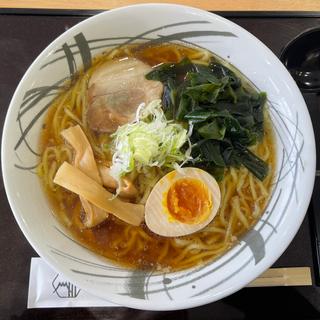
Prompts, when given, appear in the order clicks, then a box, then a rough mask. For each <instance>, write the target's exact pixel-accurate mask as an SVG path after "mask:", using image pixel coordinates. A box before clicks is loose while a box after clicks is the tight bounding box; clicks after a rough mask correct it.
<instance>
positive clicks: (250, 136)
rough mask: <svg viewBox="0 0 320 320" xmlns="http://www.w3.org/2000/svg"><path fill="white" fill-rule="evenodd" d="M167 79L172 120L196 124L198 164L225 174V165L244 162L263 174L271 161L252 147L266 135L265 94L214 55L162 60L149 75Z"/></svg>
mask: <svg viewBox="0 0 320 320" xmlns="http://www.w3.org/2000/svg"><path fill="white" fill-rule="evenodd" d="M146 78H147V79H152V80H158V81H161V82H162V83H163V84H164V88H165V89H164V95H163V106H164V110H165V114H166V116H167V118H168V119H173V120H176V121H179V122H182V123H183V122H185V123H187V122H189V123H192V125H193V132H192V135H191V142H192V143H193V148H192V156H193V158H194V159H195V160H194V164H195V165H197V166H199V167H201V168H203V169H205V170H207V171H209V172H211V173H212V174H214V175H215V176H216V177H219V178H221V176H222V175H223V172H224V168H226V167H230V166H234V167H239V166H240V165H244V166H245V167H246V168H248V170H250V171H251V172H252V173H253V174H254V175H255V176H256V177H257V178H258V179H260V180H263V179H264V178H265V176H266V175H267V173H268V166H267V164H266V163H265V162H264V161H263V160H261V159H259V158H258V157H257V156H256V155H254V154H253V153H252V152H251V151H249V149H248V147H250V146H252V145H254V144H256V143H257V142H258V141H260V140H261V139H262V137H263V132H264V105H265V102H266V94H265V93H263V92H262V93H257V92H255V91H254V90H253V89H252V90H248V89H247V88H246V87H244V86H243V84H242V82H241V79H240V78H239V77H237V76H236V74H235V73H234V72H233V71H231V70H230V69H228V68H227V67H225V66H223V65H222V64H220V63H217V62H216V61H215V60H212V61H211V62H210V63H209V64H208V65H207V66H206V65H199V64H194V63H192V61H190V60H189V59H183V60H182V61H181V62H179V63H176V64H175V63H171V64H162V65H160V66H159V67H157V68H155V69H154V70H153V71H151V72H150V73H149V74H147V75H146Z"/></svg>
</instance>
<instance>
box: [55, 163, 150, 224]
mask: <svg viewBox="0 0 320 320" xmlns="http://www.w3.org/2000/svg"><path fill="white" fill-rule="evenodd" d="M53 181H54V183H56V184H58V185H60V186H62V187H64V188H66V189H68V190H70V191H72V192H74V193H76V194H78V195H79V196H82V197H83V198H85V199H86V200H88V201H89V202H91V203H93V204H94V205H95V206H97V207H99V208H101V209H103V210H105V211H107V212H109V213H112V214H113V215H115V216H116V217H117V218H119V219H121V220H123V221H125V222H127V223H129V224H132V225H135V226H138V225H140V223H141V222H142V221H143V219H144V206H143V205H141V204H133V203H128V202H124V201H121V200H120V199H118V198H113V196H114V195H113V194H112V193H111V192H109V191H107V190H106V189H104V188H103V187H102V186H101V185H100V184H99V183H98V182H96V181H94V180H93V179H91V178H90V177H88V176H87V175H85V174H84V173H83V172H82V171H81V170H79V169H77V168H75V167H73V166H72V165H70V164H69V163H67V162H64V163H63V164H62V165H61V166H60V168H59V169H58V171H57V173H56V176H55V178H54V180H53Z"/></svg>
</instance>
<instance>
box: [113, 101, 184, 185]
mask: <svg viewBox="0 0 320 320" xmlns="http://www.w3.org/2000/svg"><path fill="white" fill-rule="evenodd" d="M112 137H113V144H112V151H113V158H112V166H111V171H110V173H111V175H112V176H113V177H114V178H115V179H116V180H117V181H118V182H120V178H121V177H122V176H124V175H125V174H127V173H129V172H132V171H134V170H136V171H137V172H140V171H142V169H143V168H145V167H167V168H174V167H175V166H176V165H177V164H178V163H183V162H184V161H186V160H188V159H189V158H188V152H185V151H182V150H181V149H182V146H183V145H184V144H185V143H186V142H187V141H188V135H187V130H186V129H184V128H183V126H182V125H181V124H177V123H173V122H172V121H168V120H167V119H166V117H165V115H164V113H163V110H162V108H161V101H160V100H154V101H152V102H151V103H150V104H149V105H147V106H146V107H144V108H139V109H138V111H137V120H136V121H135V122H133V123H128V124H125V125H123V126H121V127H119V128H118V130H117V131H116V132H115V133H114V134H113V135H112Z"/></svg>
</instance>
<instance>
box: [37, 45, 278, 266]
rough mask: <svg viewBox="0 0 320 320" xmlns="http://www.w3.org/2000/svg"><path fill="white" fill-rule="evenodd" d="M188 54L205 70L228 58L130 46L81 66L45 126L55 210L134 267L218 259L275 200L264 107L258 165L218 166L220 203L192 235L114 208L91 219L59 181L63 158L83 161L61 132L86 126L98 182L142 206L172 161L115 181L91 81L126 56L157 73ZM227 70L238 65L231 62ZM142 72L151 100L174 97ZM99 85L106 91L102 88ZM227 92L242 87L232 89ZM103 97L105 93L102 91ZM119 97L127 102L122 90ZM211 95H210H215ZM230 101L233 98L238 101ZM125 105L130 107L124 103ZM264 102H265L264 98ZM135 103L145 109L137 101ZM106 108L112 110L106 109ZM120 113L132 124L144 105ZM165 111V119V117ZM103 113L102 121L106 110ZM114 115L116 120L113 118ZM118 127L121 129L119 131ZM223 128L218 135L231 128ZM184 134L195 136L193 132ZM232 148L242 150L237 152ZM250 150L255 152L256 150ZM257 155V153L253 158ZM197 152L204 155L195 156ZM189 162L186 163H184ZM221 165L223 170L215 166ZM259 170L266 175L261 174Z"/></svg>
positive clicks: (88, 240)
mask: <svg viewBox="0 0 320 320" xmlns="http://www.w3.org/2000/svg"><path fill="white" fill-rule="evenodd" d="M185 58H187V59H189V61H191V62H192V63H193V64H194V65H196V66H200V67H198V68H199V69H201V66H207V65H208V64H209V63H210V62H212V61H217V62H219V63H220V62H221V59H220V58H218V57H215V56H214V55H213V54H212V53H210V52H208V51H207V50H204V49H200V48H195V47H186V46H182V45H178V44H161V45H157V46H143V45H142V46H139V45H128V46H124V47H120V48H117V49H115V50H112V51H110V52H107V53H104V54H103V55H101V56H98V57H96V58H95V59H94V61H93V65H92V67H91V68H90V69H89V70H87V71H83V72H81V73H80V74H79V76H78V77H77V79H75V80H74V81H73V82H70V83H67V84H66V85H65V89H64V90H62V91H61V92H60V94H59V95H58V97H57V98H56V99H55V100H54V101H53V102H52V105H51V107H50V108H49V111H48V113H47V115H46V118H45V122H44V126H43V130H42V132H41V136H40V143H39V147H40V152H41V155H42V157H41V163H40V165H39V167H38V173H39V176H40V178H41V181H42V183H43V186H44V190H45V193H46V195H47V196H48V199H49V201H50V204H51V205H52V208H53V212H54V214H55V216H56V217H57V218H58V219H59V220H60V221H61V223H62V224H63V225H65V226H66V227H67V228H68V229H69V230H70V232H71V233H72V234H73V236H74V237H75V239H77V240H78V241H79V242H81V243H82V244H84V245H85V246H86V247H88V248H89V249H91V250H93V251H94V252H96V253H97V254H99V255H102V256H104V257H106V258H109V259H111V260H112V261H114V262H116V263H119V264H122V265H125V266H128V267H133V268H139V269H161V268H169V269H172V270H179V269H185V268H189V267H192V266H195V265H198V264H202V263H205V262H207V261H211V260H213V259H215V258H217V257H219V256H220V255H221V254H223V253H224V252H226V250H228V249H229V248H231V247H232V246H233V245H234V244H236V243H237V241H238V239H239V237H240V236H241V235H243V234H244V233H245V232H247V231H248V230H249V229H250V228H252V227H253V226H254V224H255V223H256V222H257V220H258V219H259V217H260V216H261V214H262V213H263V210H264V208H265V206H266V204H267V202H268V200H269V196H270V192H271V186H272V179H273V173H274V169H275V160H276V159H275V141H274V137H273V129H272V124H271V122H270V119H269V116H268V112H267V110H264V111H263V119H262V120H263V127H262V129H261V128H259V130H263V135H261V137H258V138H257V140H256V141H253V142H252V143H251V142H250V144H249V143H248V146H249V149H248V150H249V151H246V152H247V153H246V154H245V156H249V157H253V158H251V159H255V161H256V162H254V163H253V164H252V162H251V163H248V164H247V166H244V165H240V164H236V165H228V166H226V168H224V167H219V166H216V167H215V168H214V169H215V170H212V171H211V172H210V173H212V174H214V175H216V177H218V178H220V181H219V187H220V192H221V204H220V208H219V210H218V212H217V214H216V216H215V218H214V219H213V220H212V222H210V223H209V224H208V225H207V226H206V227H204V228H203V229H201V230H200V231H197V232H195V233H192V234H189V235H187V236H182V237H163V236H159V235H156V234H155V233H153V232H151V231H150V230H149V229H148V227H147V226H146V224H145V222H142V223H141V224H140V225H139V226H135V225H132V224H128V223H126V222H123V221H122V220H120V219H118V218H116V217H115V216H114V215H113V214H109V215H108V214H107V213H102V214H101V215H100V216H99V213H93V216H94V215H96V216H99V217H100V218H94V219H93V220H92V221H91V222H90V221H89V220H86V219H87V218H88V217H87V216H86V214H85V212H84V209H83V206H84V204H83V203H85V199H83V198H81V197H79V195H78V194H76V193H73V192H70V191H68V190H67V189H65V188H63V187H61V186H59V185H57V184H56V183H54V178H55V176H56V173H57V171H58V169H59V168H60V166H61V165H62V164H63V162H65V161H66V162H68V163H70V164H74V165H76V164H75V154H76V152H75V149H74V148H73V146H72V143H70V142H69V143H68V142H67V141H69V140H68V139H66V138H65V137H64V136H63V134H61V133H62V132H63V131H64V130H65V129H68V128H71V127H75V126H76V125H79V127H80V128H81V130H82V132H83V133H84V135H85V137H86V138H87V140H88V143H89V144H90V146H91V148H92V151H93V154H92V157H93V159H94V161H95V163H96V167H97V170H98V171H97V172H98V178H96V179H95V180H96V181H97V180H99V179H102V180H106V181H103V182H102V180H99V181H97V183H101V184H103V185H104V186H105V189H106V190H108V191H110V192H111V193H113V194H114V193H116V192H117V193H118V195H117V197H118V198H119V199H120V200H121V201H123V202H125V203H128V204H130V203H132V204H137V205H138V204H139V205H141V206H143V205H144V204H145V203H146V201H147V199H148V196H149V194H150V192H151V190H152V189H153V187H154V185H155V184H156V183H157V182H158V181H159V180H160V179H161V178H162V177H163V176H164V175H165V174H167V173H168V172H170V171H171V170H173V168H172V167H171V168H170V167H166V166H164V167H159V166H149V167H148V168H144V167H141V168H140V169H139V170H133V171H131V172H129V173H127V174H126V175H125V176H122V178H121V179H122V180H121V183H120V184H121V185H120V186H119V185H118V184H117V181H116V182H115V180H114V179H109V178H110V167H112V165H113V161H114V148H113V147H114V145H113V143H114V140H115V138H114V131H113V132H109V130H108V129H107V130H101V128H103V127H104V125H105V123H103V124H101V123H99V124H98V125H97V127H96V128H93V129H92V124H90V121H95V119H94V118H95V117H96V115H95V110H97V109H99V108H100V107H99V106H100V104H103V102H101V101H98V102H96V106H95V107H96V108H97V109H93V107H91V110H89V113H88V108H89V107H88V105H89V104H90V99H92V95H91V96H90V93H89V94H88V86H89V85H90V79H91V80H92V77H96V78H97V73H99V72H100V71H99V68H102V67H103V66H105V64H106V63H114V62H115V61H119V60H120V61H122V63H133V64H135V65H136V64H137V65H139V68H141V69H143V70H147V71H148V72H150V70H157V69H151V67H159V66H160V67H161V66H162V65H163V64H164V63H173V64H178V63H181V61H184V60H183V59H185ZM137 61H138V62H137ZM148 68H149V69H148ZM228 68H232V67H231V66H228ZM115 70H116V69H115ZM113 72H114V70H113V71H112V72H110V76H109V75H104V77H107V78H108V77H109V78H108V79H109V81H113V80H112V79H114V76H116V75H114V73H113ZM141 74H142V73H140V74H139V77H140V80H139V83H141V81H146V86H147V89H146V90H147V92H148V93H150V92H151V91H152V92H153V93H152V94H151V95H150V97H148V98H145V99H146V100H147V101H146V102H147V103H149V102H152V101H153V100H154V99H156V98H157V96H160V97H162V98H166V97H168V95H167V96H166V94H168V92H166V88H167V87H166V85H165V86H164V92H163V95H162V90H161V88H160V86H159V83H160V82H159V81H157V80H154V79H152V80H141V79H142V78H141ZM149 74H150V73H149ZM230 74H231V73H230ZM232 74H233V73H232ZM100 76H101V75H100ZM153 76H154V77H156V76H157V75H154V74H153ZM237 76H238V77H239V78H240V79H241V81H242V86H243V88H244V90H247V91H248V92H255V90H254V89H253V88H252V87H251V86H250V84H249V83H248V82H247V81H246V80H245V78H244V77H243V76H241V75H238V74H237ZM223 79H224V78H223ZM128 81H129V80H128ZM130 81H131V80H130ZM130 81H129V82H130ZM148 81H152V83H151V82H150V83H151V84H152V85H151V86H149V83H148ZM201 81H202V80H201ZM207 87H209V86H207ZM207 87H206V88H207ZM120 89H121V88H120ZM95 90H96V92H99V88H96V89H95ZM110 90H111V89H110ZM179 90H182V89H179ZM224 90H226V91H227V90H231V91H232V90H240V89H233V88H231V87H228V88H225V89H224ZM241 90H242V89H241ZM171 93H172V92H171ZM133 94H134V93H133V92H132V93H131V94H130V93H129V94H128V96H127V97H126V99H125V100H127V99H129V98H130V97H132V95H133ZM143 94H144V93H143ZM237 94H238V93H237ZM98 95H99V93H97V96H98ZM140 96H141V95H140ZM140 96H139V94H138V95H137V97H135V98H134V99H137V101H139V97H140ZM117 99H120V100H121V96H119V97H118V98H117ZM205 99H209V98H208V95H207V96H206V98H205ZM235 99H236V98H235ZM222 100H223V98H222ZM223 101H224V100H223ZM228 103H229V104H230V103H231V104H232V103H234V101H233V102H228ZM123 104H124V105H125V101H124V102H123ZM138 104H139V103H138ZM260 104H261V107H262V103H260ZM97 105H98V106H97ZM136 107H137V108H138V105H137V106H136ZM100 111H101V110H100ZM165 111H166V112H165V114H166V116H167V117H168V119H169V118H170V116H171V117H172V114H171V115H170V112H168V110H165ZM196 111H197V110H196ZM204 111H205V112H207V111H206V110H204V109H203V110H201V112H202V114H203V112H204ZM101 112H102V113H104V112H107V111H105V110H102V111H101ZM117 112H118V114H117V117H118V118H119V117H122V118H121V120H119V121H120V122H119V123H120V124H119V125H120V126H123V125H124V126H125V125H126V122H131V121H133V120H134V118H135V114H136V112H137V110H131V111H130V112H127V113H126V110H118V111H117ZM189 114H190V113H189ZM123 115H127V118H124V117H123ZM112 116H113V115H112ZM161 116H163V117H165V116H164V115H161ZM191 116H192V114H191ZM197 116H198V115H197ZM222 116H223V117H224V116H225V115H223V114H221V117H222ZM88 117H89V118H90V120H89V119H88ZM98 118H99V119H101V116H100V115H99V117H98ZM118 118H116V119H118ZM162 119H165V118H162ZM208 119H209V118H208ZM210 119H212V118H210ZM223 119H225V118H223ZM228 119H229V118H228ZM230 119H231V118H230ZM246 119H247V118H246ZM246 119H243V121H246ZM88 120H89V121H88ZM169 120H170V119H169ZM240 120H241V119H240ZM260 120H261V119H260ZM110 121H113V120H112V119H111V120H110ZM115 121H118V120H115ZM228 121H229V120H228ZM230 121H235V120H230ZM230 121H229V122H230ZM229 122H228V123H229ZM173 123H177V124H179V126H181V127H179V130H180V131H179V134H183V132H184V131H183V130H185V131H186V132H187V131H188V130H189V133H190V128H189V129H188V128H186V123H183V121H181V120H180V119H178V120H177V119H174V120H173ZM236 123H238V122H236ZM209 125H210V126H209ZM194 126H195V127H194V132H195V134H197V135H201V134H203V135H204V134H205V133H203V130H204V129H201V130H202V131H201V130H200V129H199V125H197V123H196V122H195V124H194ZM208 126H209V127H212V124H210V123H209V124H207V127H208ZM108 128H109V127H108ZM166 128H167V127H166ZM218 128H219V129H221V130H220V131H221V132H222V131H223V130H228V129H223V128H222V127H221V123H220V124H219V125H218ZM116 129H117V128H114V130H116ZM172 130H176V128H175V127H174V128H172ZM196 130H198V131H196ZM175 132H177V131H175ZM221 132H220V133H219V134H222V135H224V134H225V133H223V132H222V133H221ZM206 134H208V133H206ZM194 136H195V135H191V143H193V144H195V143H194V141H192V139H193V138H194ZM209 136H210V132H209ZM202 138H203V136H202ZM185 139H189V138H188V136H186V138H185ZM210 139H211V138H210ZM219 139H220V140H219ZM222 139H223V138H222V137H217V136H214V137H213V139H212V141H220V142H221V143H224V144H225V142H223V140H222ZM203 140H205V139H203ZM210 141H211V140H210ZM220 142H219V143H220ZM112 146H113V147H112ZM146 148H147V147H146ZM225 150H227V149H225ZM228 150H229V149H228ZM180 151H181V153H185V152H187V151H188V146H187V144H185V145H184V146H183V147H181V148H180ZM189 151H190V150H189ZM197 152H200V151H197ZM232 152H235V151H234V150H233V151H232ZM248 152H250V154H249V155H248ZM253 155H255V156H256V157H258V158H254V156H253ZM142 156H143V155H142ZM224 156H225V154H224ZM237 156H238V158H239V157H240V155H239V154H238V155H237ZM193 158H194V159H195V158H197V157H196V156H194V155H193ZM181 159H182V158H181ZM259 159H261V161H262V162H263V163H265V164H267V165H268V168H269V170H268V172H267V171H265V172H264V173H263V174H262V175H263V177H262V178H261V179H258V178H257V177H256V176H254V174H252V172H251V171H250V169H251V170H255V168H254V166H256V167H258V169H257V170H258V171H259V165H260V169H261V163H259V161H260V160H259ZM239 161H240V160H239ZM243 161H244V160H243ZM178 162H179V161H178ZM182 162H183V161H180V162H179V164H181V163H182ZM193 164H194V166H197V164H196V163H195V162H186V165H187V166H191V167H192V166H193ZM250 165H251V168H250ZM198 166H199V167H200V168H202V169H204V170H206V168H207V167H206V166H205V164H204V162H201V163H199V165H198ZM79 168H80V170H81V165H79V166H78V169H79ZM217 168H218V170H216V169H217ZM248 168H249V170H248ZM82 171H83V170H82ZM207 171H208V170H207ZM84 172H85V171H84ZM260 173H261V171H260ZM256 175H259V172H258V173H257V174H256ZM218 178H217V179H218ZM119 181H120V180H119ZM121 188H122V189H121ZM121 192H122V193H121ZM89 204H90V203H89ZM98 209H99V208H98ZM100 209H101V208H100ZM94 210H95V209H93V211H94ZM94 217H95V216H94ZM88 221H89V222H88Z"/></svg>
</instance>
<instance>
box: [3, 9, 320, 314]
mask: <svg viewBox="0 0 320 320" xmlns="http://www.w3.org/2000/svg"><path fill="white" fill-rule="evenodd" d="M157 7H168V8H172V9H173V10H176V11H179V10H182V9H184V10H190V11H192V12H195V13H198V14H199V15H202V16H203V15H208V16H209V15H210V17H211V18H215V19H217V20H219V21H222V22H224V23H227V24H228V25H230V26H232V27H233V28H235V29H237V30H238V31H239V32H242V33H243V34H245V35H246V36H247V37H249V38H250V39H251V40H254V41H255V42H256V43H257V44H258V45H259V46H260V47H261V48H262V49H263V50H264V51H265V52H266V54H268V55H269V56H270V55H271V56H272V57H273V58H276V60H278V66H277V67H279V68H282V71H283V72H285V73H286V74H287V76H288V77H289V78H291V79H292V77H291V75H290V74H289V72H288V71H287V70H286V69H285V67H284V66H283V65H282V64H281V62H280V60H279V59H278V58H277V57H276V56H275V55H274V53H273V52H272V51H271V50H270V49H269V48H268V47H267V46H265V45H264V44H263V43H262V42H261V41H260V40H259V39H258V38H256V37H255V36H253V35H252V34H251V33H250V32H248V31H247V30H245V29H244V28H242V27H241V26H239V25H237V24H235V23H234V22H232V21H230V20H228V19H226V18H223V17H221V16H219V15H217V14H214V13H211V12H208V11H205V10H202V9H198V8H194V7H190V6H185V5H178V4H168V3H148V4H135V5H130V6H124V7H119V8H115V9H112V10H109V11H105V12H102V13H99V14H97V15H94V16H92V17H89V18H87V19H85V20H83V21H81V22H80V23H77V24H76V25H75V26H73V27H72V28H70V29H68V30H66V31H65V32H63V33H62V34H61V35H59V36H58V37H57V38H55V40H53V41H52V42H51V43H50V44H49V45H48V46H47V47H46V48H44V49H43V50H42V52H41V53H40V54H39V55H38V56H37V58H36V59H35V60H34V61H33V62H32V63H31V65H30V66H29V68H28V69H27V71H26V72H25V73H24V75H23V77H22V78H21V80H20V81H19V84H18V86H17V88H16V90H15V92H14V94H13V96H12V99H11V102H10V104H9V107H8V110H7V114H6V118H5V122H4V127H3V134H2V146H1V155H2V157H1V164H2V175H3V181H4V187H5V190H6V194H7V198H8V201H9V204H10V207H11V211H12V212H13V214H14V217H15V220H16V222H17V223H18V225H19V227H20V229H21V231H22V232H23V234H24V236H25V237H26V239H27V240H28V242H29V243H30V245H31V246H32V247H33V249H34V250H35V251H36V252H37V253H38V254H39V255H40V256H41V257H42V258H43V259H44V260H45V261H46V262H47V263H48V264H49V265H50V266H51V267H53V269H54V270H56V271H57V272H61V270H63V271H62V273H64V274H66V275H67V277H68V278H70V280H71V281H72V282H73V283H75V284H77V285H79V287H86V283H85V280H84V281H81V280H79V279H75V278H74V277H73V275H72V273H70V272H68V270H64V269H66V268H64V267H61V266H59V267H58V266H57V265H56V263H55V262H54V261H53V259H52V258H51V257H50V255H49V254H47V253H46V252H45V251H44V250H42V249H41V248H40V247H39V245H38V244H37V243H35V242H33V241H32V240H31V239H30V237H29V235H28V230H27V228H26V227H25V225H24V224H23V219H22V217H21V216H19V215H18V213H17V212H18V209H17V206H16V204H15V202H14V196H13V195H12V194H10V193H9V192H8V188H9V186H8V184H9V179H10V173H9V171H10V170H8V169H9V167H8V164H7V163H6V162H5V159H6V158H7V156H6V154H7V151H6V149H7V144H8V141H7V137H6V132H7V131H8V126H9V125H10V123H9V121H10V119H11V118H12V115H11V114H12V113H13V109H14V107H13V105H14V104H15V103H16V99H17V96H18V93H19V92H20V91H21V89H22V86H23V84H24V82H25V79H26V78H27V77H28V76H29V73H30V72H31V70H33V69H34V67H35V66H37V65H38V63H39V62H40V61H41V60H42V59H43V58H44V57H45V56H46V55H47V54H48V53H49V52H50V51H51V50H52V49H54V48H56V47H57V45H58V44H59V43H60V42H61V40H63V39H64V38H67V37H68V35H70V34H72V33H74V32H75V31H77V30H81V29H82V28H85V27H86V25H88V24H91V22H92V21H93V20H96V19H97V17H98V19H99V18H100V17H104V16H105V17H106V19H107V16H108V15H109V14H110V12H111V13H113V12H121V11H127V10H131V9H132V8H141V9H144V8H153V9H156V8H157ZM292 81H293V79H292ZM293 83H294V81H293ZM294 85H295V83H294ZM295 86H296V85H295ZM300 94H301V93H300ZM302 107H305V109H306V111H307V114H306V117H307V118H309V124H310V126H307V127H306V129H307V130H308V131H309V132H308V133H309V136H311V137H312V138H311V140H312V141H311V142H310V145H311V148H312V149H313V152H312V159H311V164H310V170H309V177H308V178H309V181H310V184H309V186H308V188H306V196H305V197H304V198H303V201H302V204H301V207H302V208H303V210H302V211H303V212H304V214H300V215H299V216H298V217H299V219H297V222H296V224H295V225H294V228H291V229H290V230H289V232H288V235H287V238H286V239H287V241H286V242H282V243H279V246H278V247H277V248H276V249H275V250H274V252H273V254H272V256H271V257H270V256H268V258H266V259H263V260H262V261H261V262H260V263H259V264H258V265H256V266H255V268H254V269H252V270H251V271H252V272H250V274H247V275H246V276H243V277H242V278H241V279H239V280H238V281H237V283H235V284H234V285H233V286H229V288H228V289H227V290H225V291H223V292H219V293H215V294H213V293H209V294H206V295H204V296H201V297H193V298H192V299H190V300H187V299H184V300H173V301H165V302H155V301H154V300H142V299H137V298H132V297H123V296H120V295H118V294H108V298H103V299H105V300H109V301H111V302H114V303H116V304H119V305H122V306H125V307H131V308H136V309H143V310H154V311H156V310H158V311H165V310H179V309H185V308H192V307H197V306H201V305H204V304H207V303H210V302H213V301H216V300H219V299H222V298H224V297H226V296H228V295H230V294H232V293H234V292H236V291H238V290H240V289H241V288H243V287H244V286H245V285H247V284H248V283H249V282H251V281H252V280H254V279H255V278H256V277H258V276H259V275H260V274H261V273H262V272H263V271H265V270H266V269H267V268H269V267H270V266H271V265H272V264H273V263H274V262H275V261H276V260H277V259H278V258H279V257H280V255H281V254H282V253H283V252H284V251H285V249H286V248H287V247H288V246H289V244H290V243H291V241H292V239H293V237H294V236H295V234H296V233H297V231H298V229H299V228H300V225H301V223H302V221H303V219H304V216H305V213H306V212H307V208H308V205H309V202H310V199H311V195H312V190H313V185H314V179H315V174H313V175H311V172H315V169H316V153H315V140H314V133H313V127H312V123H311V119H310V115H309V113H308V109H307V107H306V105H304V106H302ZM85 290H86V291H87V292H89V293H91V294H93V295H95V296H97V294H96V293H95V292H94V290H91V288H89V289H87V288H86V289H85ZM109 298H110V299H109ZM159 300H161V299H159Z"/></svg>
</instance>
